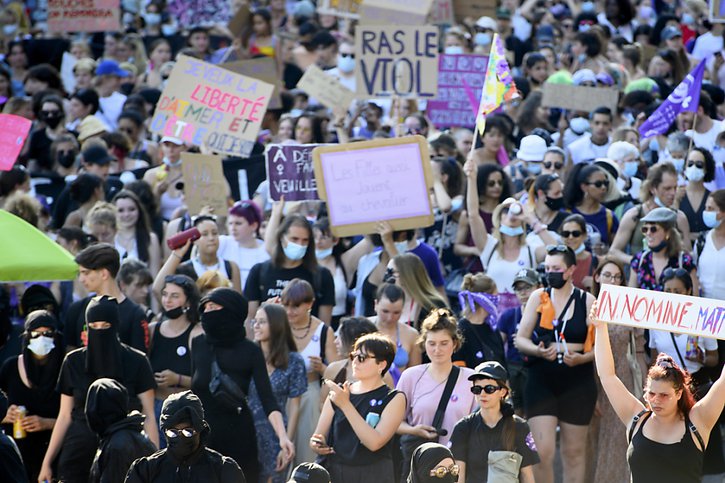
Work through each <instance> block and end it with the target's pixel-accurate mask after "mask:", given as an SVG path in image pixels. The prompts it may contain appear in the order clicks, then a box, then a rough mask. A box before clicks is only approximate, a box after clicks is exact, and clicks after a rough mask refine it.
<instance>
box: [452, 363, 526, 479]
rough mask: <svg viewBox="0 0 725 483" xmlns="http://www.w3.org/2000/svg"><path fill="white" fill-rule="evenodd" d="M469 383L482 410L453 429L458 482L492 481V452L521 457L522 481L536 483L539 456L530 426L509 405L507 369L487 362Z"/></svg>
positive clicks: (471, 377) (520, 474)
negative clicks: (490, 453) (535, 470)
mask: <svg viewBox="0 0 725 483" xmlns="http://www.w3.org/2000/svg"><path fill="white" fill-rule="evenodd" d="M468 380H469V381H471V382H472V383H473V385H472V386H471V393H473V394H474V395H475V396H476V399H477V400H478V406H479V409H478V411H476V412H474V413H473V414H471V415H469V416H466V417H464V418H463V419H461V420H460V421H458V423H456V427H455V428H454V429H453V436H451V452H452V453H453V455H454V456H455V458H456V464H457V465H458V468H459V470H458V472H459V475H458V482H459V483H466V480H468V481H472V482H477V481H489V474H488V473H489V464H491V463H490V462H491V460H490V455H489V452H499V451H506V452H514V453H516V454H517V455H520V456H521V462H520V463H519V465H518V466H519V469H518V471H517V473H518V481H520V482H521V483H534V472H533V468H532V467H533V465H535V464H538V463H539V455H538V453H537V452H536V445H535V444H534V438H533V436H532V434H531V431H530V430H529V425H528V424H526V421H524V420H523V419H521V418H520V417H518V416H515V415H514V408H513V406H511V404H509V403H507V402H505V401H506V399H508V397H509V395H510V391H509V388H508V385H507V381H508V373H507V372H506V369H505V368H504V367H503V366H502V365H501V364H499V363H498V362H495V361H488V362H484V363H482V364H479V365H478V366H477V367H476V370H475V373H474V374H472V375H471V376H469V377H468Z"/></svg>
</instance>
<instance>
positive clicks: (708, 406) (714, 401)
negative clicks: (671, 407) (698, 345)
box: [690, 367, 725, 431]
mask: <svg viewBox="0 0 725 483" xmlns="http://www.w3.org/2000/svg"><path fill="white" fill-rule="evenodd" d="M723 406H725V367H723V370H722V373H721V374H720V378H719V379H718V380H717V381H715V383H714V384H713V385H712V387H711V388H710V390H709V391H708V392H707V395H706V396H705V397H703V398H702V399H700V400H699V401H698V402H697V404H695V406H693V408H692V410H691V411H690V419H692V422H693V423H694V424H695V427H698V428H700V430H701V431H704V430H707V431H710V430H711V429H712V427H713V426H715V424H716V423H717V420H718V418H719V417H720V413H722V408H723Z"/></svg>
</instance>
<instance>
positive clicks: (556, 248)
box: [546, 245, 569, 255]
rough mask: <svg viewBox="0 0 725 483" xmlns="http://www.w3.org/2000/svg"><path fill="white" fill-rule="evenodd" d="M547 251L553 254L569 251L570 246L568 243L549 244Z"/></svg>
mask: <svg viewBox="0 0 725 483" xmlns="http://www.w3.org/2000/svg"><path fill="white" fill-rule="evenodd" d="M546 253H548V254H549V255H553V254H555V253H569V247H567V246H566V245H547V246H546Z"/></svg>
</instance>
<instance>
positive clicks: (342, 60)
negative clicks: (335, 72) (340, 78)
mask: <svg viewBox="0 0 725 483" xmlns="http://www.w3.org/2000/svg"><path fill="white" fill-rule="evenodd" d="M337 68H338V69H340V72H344V73H345V74H349V73H350V72H352V71H353V70H355V59H354V58H352V57H351V56H349V55H347V56H342V55H338V56H337Z"/></svg>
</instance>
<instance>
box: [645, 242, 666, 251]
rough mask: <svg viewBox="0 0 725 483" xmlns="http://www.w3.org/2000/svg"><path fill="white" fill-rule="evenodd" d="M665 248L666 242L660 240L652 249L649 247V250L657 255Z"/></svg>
mask: <svg viewBox="0 0 725 483" xmlns="http://www.w3.org/2000/svg"><path fill="white" fill-rule="evenodd" d="M666 247H667V240H662V241H661V242H660V243H658V244H657V245H655V246H653V247H649V249H650V250H652V251H653V252H655V253H659V252H661V251H662V250H664V249H665V248H666Z"/></svg>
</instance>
